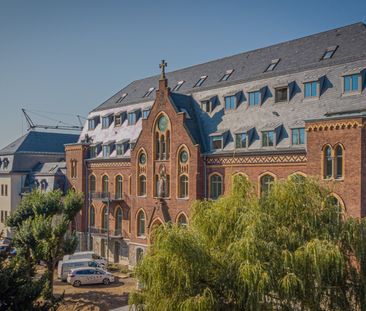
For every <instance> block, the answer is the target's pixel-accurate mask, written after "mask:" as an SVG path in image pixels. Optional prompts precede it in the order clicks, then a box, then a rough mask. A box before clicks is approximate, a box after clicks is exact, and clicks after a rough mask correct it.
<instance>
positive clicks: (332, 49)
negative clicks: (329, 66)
mask: <svg viewBox="0 0 366 311" xmlns="http://www.w3.org/2000/svg"><path fill="white" fill-rule="evenodd" d="M337 48H338V45H336V46H331V47H329V48H327V49H326V51H325V52H324V54H323V56H322V58H321V60H324V59H330V58H332V57H333V55H334V53H335V51H336V49H337Z"/></svg>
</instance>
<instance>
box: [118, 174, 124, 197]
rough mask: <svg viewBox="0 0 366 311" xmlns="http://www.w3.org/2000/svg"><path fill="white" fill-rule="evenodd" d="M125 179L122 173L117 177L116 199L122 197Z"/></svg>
mask: <svg viewBox="0 0 366 311" xmlns="http://www.w3.org/2000/svg"><path fill="white" fill-rule="evenodd" d="M122 186H123V179H122V176H121V175H118V176H117V177H116V199H121V198H122Z"/></svg>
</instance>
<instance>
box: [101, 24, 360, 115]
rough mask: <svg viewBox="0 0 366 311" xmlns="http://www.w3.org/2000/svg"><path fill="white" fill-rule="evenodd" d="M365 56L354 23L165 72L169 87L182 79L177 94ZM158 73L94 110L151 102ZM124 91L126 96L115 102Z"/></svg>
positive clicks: (130, 86) (123, 90) (358, 29)
mask: <svg viewBox="0 0 366 311" xmlns="http://www.w3.org/2000/svg"><path fill="white" fill-rule="evenodd" d="M332 46H338V48H337V50H336V52H335V54H334V55H333V57H332V58H331V59H327V60H320V59H321V57H322V56H323V54H324V52H325V51H326V50H327V49H328V48H329V47H332ZM365 56H366V26H365V25H364V24H363V23H356V24H352V25H349V26H345V27H341V28H337V29H333V30H329V31H325V32H321V33H318V34H314V35H310V36H307V37H303V38H300V39H296V40H291V41H287V42H283V43H279V44H275V45H272V46H269V47H265V48H261V49H257V50H253V51H249V52H245V53H241V54H237V55H233V56H230V57H225V58H222V59H218V60H214V61H210V62H207V63H204V64H199V65H195V66H192V67H188V68H184V69H180V70H176V71H173V72H170V73H167V79H168V81H169V86H170V87H174V86H175V85H176V84H177V83H178V82H179V81H182V80H183V81H185V83H184V84H183V85H182V86H181V87H180V89H179V92H180V93H185V94H187V93H192V92H195V91H202V90H204V89H210V88H217V87H222V86H227V85H232V84H237V83H239V82H245V81H253V80H257V79H262V78H267V77H273V76H278V75H284V74H287V73H293V72H299V71H304V70H306V69H316V68H321V67H326V66H330V65H333V64H341V63H346V62H350V61H354V60H358V59H362V58H364V57H365ZM274 59H280V61H279V63H278V64H277V66H276V67H275V69H274V71H271V72H265V70H266V68H267V67H268V65H269V64H270V63H271V62H272V60H274ZM230 69H234V72H233V73H232V74H231V76H230V78H229V79H228V81H223V82H219V80H220V78H221V77H222V76H223V75H224V74H225V72H226V71H227V70H230ZM203 75H207V76H208V77H207V79H206V80H205V81H204V83H203V84H202V86H201V87H198V88H193V86H194V85H195V84H196V82H197V81H198V80H199V78H200V77H201V76H203ZM158 80H159V76H158V75H157V76H152V77H148V78H145V79H141V80H136V81H133V82H132V83H131V84H129V85H128V86H126V87H125V88H123V89H122V90H121V91H119V92H117V93H116V94H115V95H113V96H112V97H111V98H109V99H108V100H107V101H105V102H104V103H103V104H101V105H100V106H99V107H97V108H96V109H95V110H94V111H100V110H105V109H109V108H116V107H121V106H128V105H131V104H134V103H137V102H139V103H141V102H145V101H151V100H153V99H154V98H155V91H154V92H152V93H151V95H150V96H148V97H147V98H143V96H144V94H145V93H146V91H147V90H148V89H149V88H151V87H155V88H158ZM124 93H127V94H128V95H127V96H126V97H125V98H124V99H123V100H121V101H120V102H119V101H118V100H119V99H120V98H121V97H122V95H123V94H124Z"/></svg>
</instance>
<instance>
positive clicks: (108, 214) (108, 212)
mask: <svg viewBox="0 0 366 311" xmlns="http://www.w3.org/2000/svg"><path fill="white" fill-rule="evenodd" d="M109 202H110V199H109V192H108V202H107V215H108V216H107V220H108V221H107V267H108V264H109Z"/></svg>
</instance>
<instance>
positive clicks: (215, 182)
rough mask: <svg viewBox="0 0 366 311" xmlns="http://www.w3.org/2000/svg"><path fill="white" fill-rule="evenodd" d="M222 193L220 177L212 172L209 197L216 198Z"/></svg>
mask: <svg viewBox="0 0 366 311" xmlns="http://www.w3.org/2000/svg"><path fill="white" fill-rule="evenodd" d="M221 194H222V177H221V176H220V175H218V174H213V175H211V177H210V198H211V199H214V200H216V199H217V198H218V197H219V196H220V195H221Z"/></svg>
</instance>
